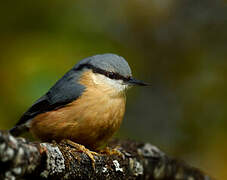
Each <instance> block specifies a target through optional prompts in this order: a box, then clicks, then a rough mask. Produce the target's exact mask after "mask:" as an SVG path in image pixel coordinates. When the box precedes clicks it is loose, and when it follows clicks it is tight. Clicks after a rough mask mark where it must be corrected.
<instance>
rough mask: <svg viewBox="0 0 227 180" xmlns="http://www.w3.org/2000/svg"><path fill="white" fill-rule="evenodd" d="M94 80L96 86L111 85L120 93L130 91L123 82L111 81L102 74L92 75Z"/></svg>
mask: <svg viewBox="0 0 227 180" xmlns="http://www.w3.org/2000/svg"><path fill="white" fill-rule="evenodd" d="M92 79H93V82H94V83H95V84H99V85H109V86H111V87H112V88H114V89H115V90H116V91H118V92H122V91H125V90H126V89H128V87H129V86H128V85H127V84H125V83H124V82H123V81H122V80H115V79H110V78H108V77H106V76H104V75H102V74H96V73H93V74H92Z"/></svg>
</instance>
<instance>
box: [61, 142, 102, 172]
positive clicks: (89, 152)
mask: <svg viewBox="0 0 227 180" xmlns="http://www.w3.org/2000/svg"><path fill="white" fill-rule="evenodd" d="M64 142H65V143H66V144H67V145H70V146H72V147H73V148H75V149H76V150H78V151H79V152H83V153H85V154H86V155H87V156H88V157H89V158H90V160H91V163H92V167H93V169H95V158H94V156H98V155H99V154H98V153H96V152H94V151H90V150H89V149H87V148H85V147H84V146H83V145H80V144H77V143H75V142H73V141H70V140H68V139H67V140H64Z"/></svg>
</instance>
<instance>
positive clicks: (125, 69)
mask: <svg viewBox="0 0 227 180" xmlns="http://www.w3.org/2000/svg"><path fill="white" fill-rule="evenodd" d="M83 66H85V67H86V66H87V67H89V66H90V67H93V68H97V69H99V70H103V71H106V72H113V73H117V74H119V75H121V76H123V77H125V78H128V77H131V76H132V72H131V69H130V67H129V65H128V63H127V61H126V60H125V59H124V58H123V57H121V56H118V55H116V54H111V53H108V54H100V55H95V56H91V57H88V58H85V59H83V60H81V61H80V62H79V63H78V64H77V65H76V66H75V67H74V68H75V69H80V68H81V67H83Z"/></svg>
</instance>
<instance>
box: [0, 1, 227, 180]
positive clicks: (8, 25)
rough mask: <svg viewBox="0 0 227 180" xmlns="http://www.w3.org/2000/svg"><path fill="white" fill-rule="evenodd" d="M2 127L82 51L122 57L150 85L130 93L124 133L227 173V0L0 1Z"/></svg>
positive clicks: (212, 171)
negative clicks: (113, 54) (109, 53)
mask: <svg viewBox="0 0 227 180" xmlns="http://www.w3.org/2000/svg"><path fill="white" fill-rule="evenodd" d="M0 42H1V43H0V77H1V78H0V129H8V128H10V127H12V126H13V124H15V123H16V122H17V120H18V119H19V118H20V116H21V115H22V113H23V112H24V111H25V110H26V109H27V108H28V107H29V106H30V105H31V104H32V103H33V102H34V101H35V100H36V99H37V98H39V97H40V96H41V95H42V94H44V93H45V92H46V91H47V90H48V89H49V88H50V87H51V86H52V85H53V84H54V83H55V81H56V80H58V79H59V78H60V77H61V76H62V75H63V74H64V73H65V72H66V71H67V70H69V69H70V68H71V67H72V66H73V65H74V64H76V63H77V62H78V61H79V60H80V59H82V58H85V57H88V56H91V55H94V54H100V53H107V52H112V53H117V54H119V55H121V56H123V57H125V58H126V59H127V60H128V62H129V64H130V65H131V68H132V70H133V73H134V76H135V77H137V78H138V79H143V80H146V81H148V82H151V84H152V87H146V88H134V89H131V90H130V91H129V92H128V104H127V112H126V115H125V119H124V122H123V125H122V126H121V129H120V131H119V132H118V135H117V136H119V137H121V138H128V137H129V138H131V139H136V140H140V141H149V142H151V143H153V144H155V145H157V146H158V147H160V148H161V149H162V150H163V151H165V152H166V153H168V154H169V155H171V156H174V157H177V158H180V159H183V160H185V161H187V162H189V163H190V164H191V165H194V166H196V167H200V168H202V169H203V170H205V171H206V172H208V173H209V174H211V175H213V176H214V177H216V178H218V179H227V171H226V163H227V143H226V140H227V131H226V129H227V121H226V118H227V84H226V82H227V81H226V79H227V78H226V76H227V1H224V0H215V1H214V0H183V1H182V0H150V1H149V0H124V1H122V0H99V1H94V0H90V1H88V0H78V1H72V0H71V1H70V0H65V1H60V0H55V1H44V0H40V1H30V0H22V1H1V5H0Z"/></svg>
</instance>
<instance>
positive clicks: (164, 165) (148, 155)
mask: <svg viewBox="0 0 227 180" xmlns="http://www.w3.org/2000/svg"><path fill="white" fill-rule="evenodd" d="M109 146H110V147H111V148H114V149H109V150H108V149H107V150H106V151H103V152H101V153H97V154H93V155H94V161H92V159H91V157H89V156H88V153H87V152H90V151H89V150H87V149H84V150H81V149H78V148H75V147H73V146H72V144H70V143H68V141H62V142H60V143H56V142H52V143H38V142H30V141H28V140H26V139H24V138H15V137H13V136H12V135H10V134H8V133H7V132H4V131H0V179H7V180H8V179H9V180H14V179H33V180H35V179H151V180H211V179H213V178H211V177H210V176H208V175H206V174H205V173H203V172H202V171H200V170H198V169H196V168H194V167H191V166H189V165H187V164H185V163H184V162H182V161H179V160H176V159H173V158H171V157H168V156H167V155H166V154H165V153H163V152H162V151H160V150H159V149H158V148H157V147H155V146H153V145H151V144H149V143H139V142H135V141H130V140H125V141H119V140H114V141H112V142H111V143H110V145H109Z"/></svg>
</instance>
